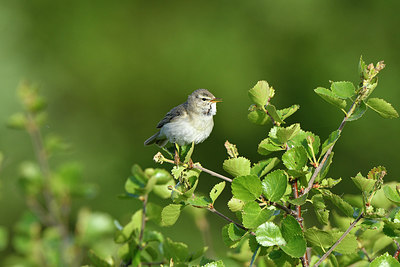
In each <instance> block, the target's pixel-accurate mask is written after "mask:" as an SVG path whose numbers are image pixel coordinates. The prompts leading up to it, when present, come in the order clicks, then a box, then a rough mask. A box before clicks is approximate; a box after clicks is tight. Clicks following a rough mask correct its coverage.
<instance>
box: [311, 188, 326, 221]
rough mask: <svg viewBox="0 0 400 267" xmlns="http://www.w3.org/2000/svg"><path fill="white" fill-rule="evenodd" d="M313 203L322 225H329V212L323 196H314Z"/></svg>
mask: <svg viewBox="0 0 400 267" xmlns="http://www.w3.org/2000/svg"><path fill="white" fill-rule="evenodd" d="M311 201H312V203H313V207H314V212H315V215H316V216H317V219H318V221H319V222H320V223H322V224H325V225H327V224H328V223H329V210H327V209H326V205H325V202H324V199H323V197H322V194H317V195H314V196H313V197H312V198H311Z"/></svg>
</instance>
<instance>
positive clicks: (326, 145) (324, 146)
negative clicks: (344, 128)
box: [320, 130, 340, 157]
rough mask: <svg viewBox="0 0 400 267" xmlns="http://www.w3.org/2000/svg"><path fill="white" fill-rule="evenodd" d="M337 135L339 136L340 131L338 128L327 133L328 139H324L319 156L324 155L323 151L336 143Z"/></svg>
mask: <svg viewBox="0 0 400 267" xmlns="http://www.w3.org/2000/svg"><path fill="white" fill-rule="evenodd" d="M339 137H340V131H339V130H336V131H333V132H332V133H331V134H330V135H329V137H328V139H326V140H325V142H324V143H323V144H322V146H321V154H320V157H322V156H323V155H325V153H326V152H327V151H328V150H329V148H330V147H331V146H333V145H334V144H335V143H336V141H337V140H338V139H339Z"/></svg>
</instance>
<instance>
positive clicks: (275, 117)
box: [265, 104, 284, 125]
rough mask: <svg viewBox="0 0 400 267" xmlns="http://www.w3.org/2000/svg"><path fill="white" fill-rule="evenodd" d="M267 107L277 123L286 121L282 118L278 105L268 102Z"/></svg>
mask: <svg viewBox="0 0 400 267" xmlns="http://www.w3.org/2000/svg"><path fill="white" fill-rule="evenodd" d="M265 109H266V110H267V112H268V114H269V115H270V116H271V117H272V119H273V120H274V121H275V123H276V124H277V125H279V124H281V123H284V121H283V120H282V118H281V117H280V116H279V114H278V112H277V110H276V107H275V106H274V105H272V104H268V105H267V106H266V107H265Z"/></svg>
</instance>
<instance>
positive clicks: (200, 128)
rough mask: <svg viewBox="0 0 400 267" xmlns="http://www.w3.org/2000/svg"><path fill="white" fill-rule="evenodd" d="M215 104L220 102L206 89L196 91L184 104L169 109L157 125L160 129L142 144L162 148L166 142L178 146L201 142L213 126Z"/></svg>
mask: <svg viewBox="0 0 400 267" xmlns="http://www.w3.org/2000/svg"><path fill="white" fill-rule="evenodd" d="M216 102H220V100H219V99H217V98H215V97H214V95H213V94H211V93H210V92H209V91H208V90H206V89H198V90H196V91H194V92H193V93H192V94H190V95H189V96H188V99H187V101H186V102H185V103H183V104H181V105H179V106H176V107H174V108H173V109H171V110H170V111H169V112H168V113H167V114H166V115H165V117H164V118H163V119H162V120H161V121H160V122H159V123H158V124H157V128H159V129H160V131H158V132H157V133H156V134H154V135H153V136H151V137H150V138H149V139H147V140H146V141H145V142H144V144H145V145H151V144H154V143H155V144H157V145H158V146H160V147H162V146H165V145H166V144H167V143H168V141H169V142H171V143H177V144H178V145H186V144H190V143H192V142H194V143H195V144H198V143H201V142H203V141H204V140H205V139H207V137H208V136H209V135H210V133H211V131H212V128H213V126H214V122H213V116H214V115H215V114H216V112H217V108H216Z"/></svg>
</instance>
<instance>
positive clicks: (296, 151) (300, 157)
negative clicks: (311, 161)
mask: <svg viewBox="0 0 400 267" xmlns="http://www.w3.org/2000/svg"><path fill="white" fill-rule="evenodd" d="M282 161H283V164H284V165H285V166H286V168H288V169H289V170H302V169H303V168H304V167H305V166H306V164H307V152H306V150H305V148H304V147H302V146H298V147H294V148H292V149H289V150H288V151H286V152H285V153H284V154H283V155H282Z"/></svg>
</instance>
